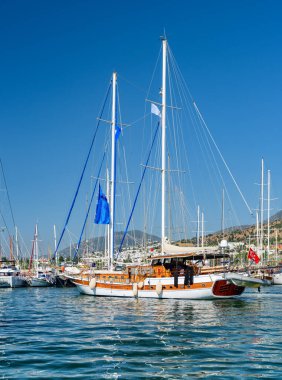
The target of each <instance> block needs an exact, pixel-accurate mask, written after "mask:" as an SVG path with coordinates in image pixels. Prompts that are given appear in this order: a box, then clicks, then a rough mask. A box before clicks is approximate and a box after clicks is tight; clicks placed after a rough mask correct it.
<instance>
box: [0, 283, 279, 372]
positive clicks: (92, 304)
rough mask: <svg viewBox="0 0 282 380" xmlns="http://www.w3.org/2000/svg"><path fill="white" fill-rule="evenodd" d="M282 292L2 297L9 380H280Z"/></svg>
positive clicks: (67, 292)
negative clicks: (201, 297) (200, 297)
mask: <svg viewBox="0 0 282 380" xmlns="http://www.w3.org/2000/svg"><path fill="white" fill-rule="evenodd" d="M281 293H282V287H281V288H280V287H272V288H268V289H263V290H262V292H261V293H257V292H256V291H250V292H247V293H246V294H245V295H244V297H242V298H240V299H235V300H214V301H181V300H150V299H148V300H146V299H137V300H136V299H118V298H98V297H97V298H95V297H87V296H81V295H79V294H78V293H77V291H76V289H73V288H70V289H56V288H41V289H40V288H34V289H32V288H26V289H15V290H11V289H3V290H1V292H0V297H1V298H0V302H1V308H0V340H1V349H0V357H1V361H0V370H1V372H0V373H1V374H3V375H2V377H3V378H9V379H10V378H14V379H18V378H46V377H55V378H60V377H63V376H65V377H66V378H68V377H69V378H71V377H75V378H81V379H82V378H83V379H87V378H89V379H93V378H122V379H130V378H132V379H133V378H134V379H136V378H144V379H146V378H149V377H150V378H152V379H158V378H168V379H174V378H187V377H190V378H193V377H195V378H196V377H197V378H198V377H199V378H201V377H210V378H212V377H214V376H216V377H217V378H240V377H246V376H252V377H258V376H259V377H268V378H269V377H272V378H279V377H281V376H282V371H281V369H280V361H281V348H282V347H281V343H280V336H281V332H282V331H281V330H282V328H281V327H280V315H281V309H282V303H281V301H282V295H281ZM238 363H239V364H238Z"/></svg>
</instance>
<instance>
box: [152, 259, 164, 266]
mask: <svg viewBox="0 0 282 380" xmlns="http://www.w3.org/2000/svg"><path fill="white" fill-rule="evenodd" d="M152 265H153V266H157V265H163V260H162V259H154V260H152Z"/></svg>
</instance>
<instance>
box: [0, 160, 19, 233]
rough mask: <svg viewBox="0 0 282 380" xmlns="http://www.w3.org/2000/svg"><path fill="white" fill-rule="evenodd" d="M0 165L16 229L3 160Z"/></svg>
mask: <svg viewBox="0 0 282 380" xmlns="http://www.w3.org/2000/svg"><path fill="white" fill-rule="evenodd" d="M0 164H1V170H2V174H3V179H4V184H5V187H6V190H7V197H8V202H9V207H10V211H11V215H12V219H13V223H14V227H15V225H16V223H15V218H14V213H13V209H12V204H11V200H10V195H9V191H8V186H7V182H6V177H5V173H4V168H3V164H2V160H1V159H0Z"/></svg>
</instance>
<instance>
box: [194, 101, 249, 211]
mask: <svg viewBox="0 0 282 380" xmlns="http://www.w3.org/2000/svg"><path fill="white" fill-rule="evenodd" d="M193 104H194V107H195V109H196V111H197V113H198V116H199V119H200V120H201V121H202V123H203V125H204V126H205V128H206V130H207V132H208V134H209V136H210V138H211V140H212V142H213V144H214V146H215V148H216V150H217V152H218V154H219V155H220V158H221V159H222V161H223V163H224V165H225V167H226V169H227V171H228V173H229V174H230V176H231V178H232V180H233V182H234V184H235V186H236V188H237V190H238V191H239V194H240V195H241V197H242V199H243V201H244V203H245V205H246V206H247V208H248V210H249V213H250V214H251V215H253V212H252V210H251V208H250V207H249V205H248V202H247V201H246V199H245V197H244V195H243V193H242V191H241V189H240V187H239V185H238V184H237V182H236V180H235V178H234V176H233V174H232V173H231V170H230V169H229V166H228V165H227V163H226V161H225V159H224V157H223V156H222V154H221V151H220V150H219V147H218V146H217V144H216V142H215V141H214V138H213V137H212V134H211V132H210V130H209V128H208V126H207V124H206V122H205V120H204V119H203V116H202V114H201V112H200V111H199V109H198V107H197V105H196V103H195V102H194V103H193Z"/></svg>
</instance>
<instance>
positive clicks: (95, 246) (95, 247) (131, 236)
mask: <svg viewBox="0 0 282 380" xmlns="http://www.w3.org/2000/svg"><path fill="white" fill-rule="evenodd" d="M122 237H123V232H122V231H117V232H115V246H116V247H118V246H119V244H120V242H121V239H122ZM152 242H160V238H159V237H158V236H156V235H151V234H147V233H144V232H142V231H139V230H132V231H128V233H127V235H126V238H125V240H124V243H123V247H138V246H144V245H145V244H146V243H147V244H150V243H152ZM87 246H88V251H89V252H97V251H104V249H105V237H104V236H99V237H96V238H92V239H89V240H88V242H87ZM85 248H86V243H85V241H83V242H81V245H80V248H79V251H78V254H79V255H81V254H82V252H83V251H85ZM70 250H71V256H72V257H73V255H74V253H75V245H73V246H72V247H66V248H64V249H62V250H61V251H60V252H59V255H60V256H63V257H69V256H70Z"/></svg>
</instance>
